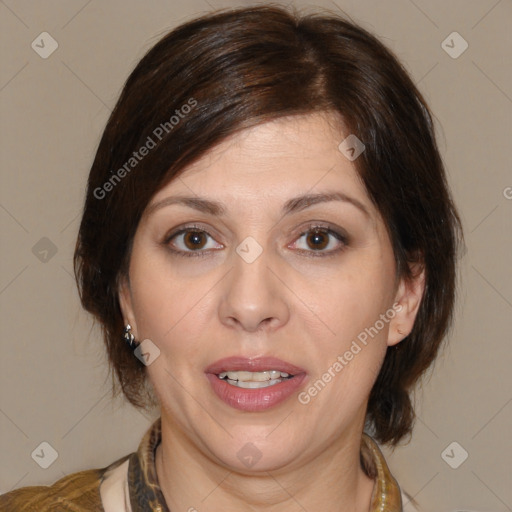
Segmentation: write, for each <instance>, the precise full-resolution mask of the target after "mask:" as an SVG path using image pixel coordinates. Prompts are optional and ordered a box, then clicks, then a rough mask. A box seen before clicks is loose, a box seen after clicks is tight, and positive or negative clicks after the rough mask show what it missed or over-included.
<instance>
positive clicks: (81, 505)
mask: <svg viewBox="0 0 512 512" xmlns="http://www.w3.org/2000/svg"><path fill="white" fill-rule="evenodd" d="M128 457H129V455H126V456H125V457H123V458H121V459H119V460H117V461H115V462H113V463H112V464H110V465H109V466H107V467H105V468H101V469H89V470H86V471H80V472H78V473H72V474H71V475H67V476H65V477H64V478H61V479H60V480H58V481H57V482H55V483H54V484H52V485H49V486H43V485H42V486H32V487H21V488H20V489H15V490H14V491H10V492H8V493H6V494H3V495H0V510H6V511H9V512H36V511H37V512H90V511H91V510H95V511H98V512H100V511H103V506H102V504H101V496H100V491H99V486H100V483H101V481H102V478H103V475H104V474H105V472H106V471H108V470H109V469H113V468H115V467H117V466H118V465H120V464H121V463H122V462H124V461H125V460H126V459H127V458H128Z"/></svg>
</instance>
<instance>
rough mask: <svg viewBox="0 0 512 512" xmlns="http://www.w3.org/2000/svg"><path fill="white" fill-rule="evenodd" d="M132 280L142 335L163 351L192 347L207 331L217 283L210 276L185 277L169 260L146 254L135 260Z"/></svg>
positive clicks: (137, 255) (132, 267)
mask: <svg viewBox="0 0 512 512" xmlns="http://www.w3.org/2000/svg"><path fill="white" fill-rule="evenodd" d="M130 281H131V285H132V296H133V309H134V313H135V317H136V319H137V331H138V332H137V334H138V336H139V337H141V339H143V338H149V339H151V340H153V341H154V342H155V343H157V344H158V345H162V347H163V348H165V347H168V348H171V349H178V350H179V349H180V347H184V348H185V347H189V348H192V347H193V342H194V340H196V339H198V338H200V334H201V333H202V332H204V330H205V328H206V327H205V322H206V318H205V315H206V310H207V309H208V303H209V300H210V298H209V295H208V291H209V290H210V288H211V287H212V286H213V284H214V281H213V280H212V279H210V278H209V277H208V276H207V275H203V276H202V277H197V278H196V279H191V278H190V276H187V277H186V278H185V277H183V276H182V275H181V274H180V272H178V271H176V270H174V269H173V266H171V265H170V263H169V262H168V261H166V260H165V258H161V257H159V258H155V257H152V254H149V253H148V254H146V253H143V252H141V253H139V254H134V255H133V257H132V264H131V268H130ZM184 340H186V342H187V343H184Z"/></svg>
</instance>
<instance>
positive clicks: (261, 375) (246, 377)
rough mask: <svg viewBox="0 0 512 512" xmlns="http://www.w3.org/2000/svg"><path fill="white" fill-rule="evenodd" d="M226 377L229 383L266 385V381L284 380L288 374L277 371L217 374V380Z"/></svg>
mask: <svg viewBox="0 0 512 512" xmlns="http://www.w3.org/2000/svg"><path fill="white" fill-rule="evenodd" d="M226 377H227V378H228V380H231V381H238V382H263V383H265V382H267V383H268V381H270V382H272V381H274V380H279V379H281V378H283V379H285V378H287V377H289V374H288V373H286V372H280V371H278V370H268V371H264V372H245V371H240V372H222V373H220V374H219V379H225V378H226ZM241 387H242V386H241Z"/></svg>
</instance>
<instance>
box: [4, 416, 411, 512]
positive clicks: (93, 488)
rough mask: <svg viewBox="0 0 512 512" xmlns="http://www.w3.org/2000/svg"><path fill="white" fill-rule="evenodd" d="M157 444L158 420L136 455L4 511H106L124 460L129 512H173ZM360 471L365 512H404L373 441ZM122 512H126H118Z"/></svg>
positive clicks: (16, 499) (25, 491)
mask: <svg viewBox="0 0 512 512" xmlns="http://www.w3.org/2000/svg"><path fill="white" fill-rule="evenodd" d="M160 441H161V421H160V418H159V419H158V420H156V421H155V422H154V423H153V425H152V426H151V428H150V429H149V430H148V431H147V432H146V434H145V435H144V437H143V439H142V441H141V443H140V445H139V448H138V450H137V452H134V453H132V454H130V455H126V456H125V457H122V458H121V459H119V460H117V461H115V462H113V463H112V464H110V465H109V466H107V467H105V468H102V469H91V470H87V471H80V472H78V473H73V474H71V475H68V476H66V477H64V478H61V479H60V480H58V481H57V482H55V483H54V484H53V485H51V486H33V487H22V488H20V489H16V490H14V491H11V492H8V493H7V494H3V495H1V496H0V510H1V511H2V512H4V511H5V512H57V511H58V512H91V511H95V512H96V511H97V512H105V511H104V508H103V505H102V501H101V496H100V491H99V488H100V485H101V483H102V482H103V480H104V479H105V477H106V476H107V475H108V474H110V473H111V472H112V470H113V469H114V468H117V467H118V466H120V465H121V464H122V463H123V462H125V461H126V460H127V459H128V460H129V466H128V475H127V478H128V488H129V493H130V505H131V508H132V511H131V512H150V511H151V512H171V511H170V510H169V509H168V507H167V505H166V503H165V499H164V496H163V494H162V491H161V489H160V486H159V484H158V479H157V474H156V465H155V453H156V448H157V446H158V444H159V443H160ZM361 459H362V463H363V467H365V468H368V471H369V472H370V476H375V486H374V489H373V495H372V505H371V508H370V511H369V512H402V501H401V497H400V488H399V486H398V484H397V482H396V480H395V479H394V478H393V476H392V475H391V473H390V471H389V468H388V466H387V464H386V461H385V459H384V456H383V455H382V453H381V451H380V449H379V447H378V446H377V444H376V443H375V441H374V440H373V439H372V438H371V437H370V436H368V435H366V434H363V439H362V445H361ZM118 512H124V511H118Z"/></svg>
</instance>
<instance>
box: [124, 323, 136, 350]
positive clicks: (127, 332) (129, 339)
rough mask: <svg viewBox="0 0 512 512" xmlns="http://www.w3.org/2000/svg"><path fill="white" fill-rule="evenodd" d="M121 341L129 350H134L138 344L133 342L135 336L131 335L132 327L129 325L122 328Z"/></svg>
mask: <svg viewBox="0 0 512 512" xmlns="http://www.w3.org/2000/svg"><path fill="white" fill-rule="evenodd" d="M123 339H124V341H125V342H126V343H127V344H128V345H129V347H130V348H135V347H136V346H137V345H138V343H136V342H135V336H134V335H133V334H132V326H131V325H130V324H126V327H125V328H124V334H123Z"/></svg>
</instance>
